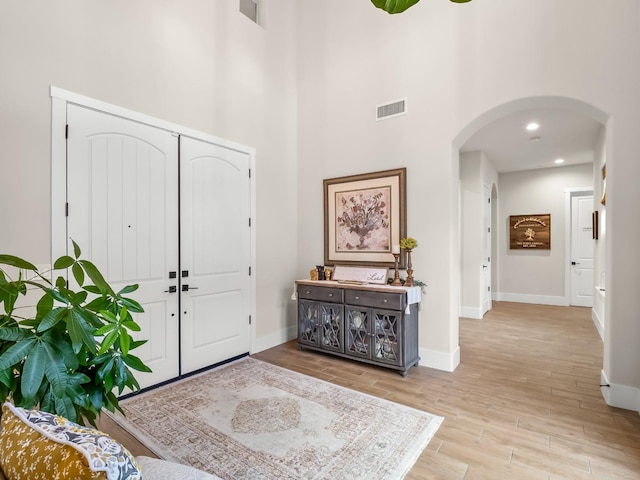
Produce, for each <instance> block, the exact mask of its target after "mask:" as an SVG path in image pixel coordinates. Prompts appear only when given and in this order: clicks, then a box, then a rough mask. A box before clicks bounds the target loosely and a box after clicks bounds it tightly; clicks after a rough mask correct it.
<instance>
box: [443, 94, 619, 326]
mask: <svg viewBox="0 0 640 480" xmlns="http://www.w3.org/2000/svg"><path fill="white" fill-rule="evenodd" d="M535 112H538V113H539V112H547V113H548V112H551V113H553V114H554V115H556V116H555V117H553V115H551V116H549V118H556V119H559V120H557V123H556V124H555V125H553V127H554V128H568V127H570V126H571V125H567V123H571V122H573V123H575V125H573V127H575V128H578V129H580V128H584V129H585V132H586V133H585V134H586V136H587V137H588V138H590V141H591V142H592V143H591V145H590V147H589V150H590V151H589V152H587V153H586V156H585V155H583V156H582V157H580V155H578V154H577V153H580V152H575V153H576V155H574V156H573V157H571V158H570V160H569V166H564V167H561V168H564V170H563V171H564V173H565V176H568V172H571V173H574V174H576V175H575V176H576V178H579V179H580V180H576V179H573V180H569V181H568V183H567V186H570V187H578V186H579V187H585V186H590V185H591V186H594V187H595V192H594V194H595V196H596V197H597V196H598V194H599V192H598V188H599V187H600V185H599V184H598V183H599V182H598V178H597V175H596V172H597V171H599V170H600V168H601V167H602V164H604V162H605V158H604V145H605V139H606V130H605V126H606V122H607V119H608V116H607V114H606V113H604V112H603V111H601V110H599V109H598V108H596V107H594V106H592V105H590V104H587V103H585V102H582V101H580V100H576V99H572V98H567V97H529V98H523V99H518V100H514V101H511V102H507V103H505V104H502V105H499V106H497V107H495V108H492V109H490V110H488V111H486V112H485V113H484V114H482V115H479V116H478V117H477V118H475V119H474V120H473V121H471V122H470V123H469V124H468V125H467V126H466V127H465V128H464V129H463V130H462V131H461V132H460V133H459V134H458V136H457V137H456V139H455V140H454V142H453V146H454V149H455V151H456V152H457V153H458V161H459V162H460V163H459V166H460V168H459V171H460V183H459V185H460V194H459V199H460V209H459V211H460V223H459V225H460V258H461V261H460V267H461V268H460V313H461V316H465V317H471V318H482V315H483V314H484V312H485V311H486V310H487V309H486V304H487V303H486V302H487V298H486V297H485V294H487V292H486V291H483V288H486V287H487V286H488V287H489V288H491V290H492V291H493V298H494V299H501V298H500V296H501V292H506V293H504V294H502V295H503V298H502V299H507V300H512V301H521V302H524V303H548V304H553V305H564V304H565V302H568V300H567V299H568V298H569V297H570V295H569V292H566V291H565V282H564V279H565V275H566V273H565V263H566V262H567V261H570V259H569V260H567V253H566V252H565V247H564V224H565V221H568V220H567V219H565V218H564V217H565V216H564V204H563V203H562V202H564V197H562V198H560V199H558V202H560V203H561V205H560V204H559V205H558V210H557V211H556V213H555V215H553V217H554V218H555V219H556V222H555V225H554V226H555V228H556V229H557V230H554V231H553V233H555V234H556V235H557V239H558V240H562V241H556V242H555V244H554V246H553V250H552V252H551V253H549V252H547V253H542V252H525V253H524V254H522V258H520V257H518V256H517V255H512V256H509V246H508V243H507V240H506V239H507V237H508V235H507V230H508V228H507V227H506V223H505V215H508V212H509V206H510V205H511V204H512V203H513V202H510V201H509V200H510V199H512V198H513V195H511V197H510V196H509V195H507V196H506V197H507V198H506V200H505V198H504V197H502V198H501V202H503V203H501V205H502V206H503V208H501V209H498V208H497V202H495V200H494V205H493V206H492V208H490V209H488V211H489V212H490V213H491V216H492V221H491V226H490V227H489V226H487V225H486V222H480V221H476V222H475V224H474V222H473V221H472V218H473V216H474V215H478V212H480V211H481V210H480V208H481V207H480V206H479V205H478V204H477V203H478V202H481V201H482V202H485V201H489V202H491V197H494V196H495V197H496V198H497V196H498V192H500V191H501V188H500V179H503V183H505V180H504V178H508V176H509V175H510V174H511V173H510V171H509V170H508V168H507V169H505V166H504V164H503V163H501V164H500V165H499V166H498V167H495V166H494V165H493V161H492V160H493V159H492V156H493V154H494V152H492V151H491V150H490V149H487V151H483V150H482V149H479V148H465V147H468V146H469V145H473V139H474V137H476V138H477V137H478V134H479V132H483V130H484V131H487V130H489V129H490V128H492V126H493V128H494V129H495V125H502V128H503V129H504V136H503V137H504V138H502V137H500V136H498V137H499V138H498V141H504V142H505V143H509V142H512V143H513V142H515V140H514V139H513V138H510V136H513V135H522V132H523V129H524V127H525V125H524V123H525V121H524V119H526V118H532V119H535V118H536V115H535ZM510 123H511V124H514V123H515V124H517V125H515V124H514V125H512V126H509V125H510ZM545 127H547V130H546V132H545V131H544V130H543V132H544V133H540V134H539V136H538V138H536V134H535V133H531V134H530V136H528V137H526V138H527V140H528V141H531V142H536V141H540V140H542V139H543V140H542V142H540V143H538V146H539V145H541V144H543V143H544V142H545V141H547V138H545V137H543V136H542V135H545V136H548V137H549V138H551V139H553V135H551V134H550V131H549V130H550V129H549V128H548V127H549V125H546V126H545ZM495 133H496V132H495V131H494V134H495ZM567 136H573V134H569V135H567ZM540 137H542V138H540ZM559 143H562V142H559ZM513 144H514V145H516V143H513ZM476 145H479V144H478V143H476ZM577 148H578V147H577ZM515 151H516V154H514V157H516V156H518V153H519V152H518V151H517V150H515ZM569 153H571V152H567V151H566V148H565V150H564V151H563V152H562V153H561V154H562V155H563V156H564V155H569ZM454 157H455V155H454ZM521 157H522V159H525V160H526V155H524V154H523V155H521ZM555 159H556V158H555V157H554V158H549V159H546V160H548V161H549V162H551V161H553V160H555ZM528 160H529V161H531V159H528ZM578 165H582V166H580V167H578ZM553 167H555V165H551V164H544V163H543V162H542V161H541V160H540V161H539V162H536V163H535V164H529V165H520V166H518V168H517V169H518V170H519V171H521V172H522V173H520V174H514V175H519V176H520V177H522V178H519V179H518V182H521V183H520V184H523V185H526V181H527V177H528V176H531V178H532V180H531V181H535V182H540V181H541V180H540V178H544V179H545V181H547V182H550V181H549V180H548V179H549V178H552V173H555V172H559V170H558V171H554V170H552V169H551V168H553ZM546 169H548V170H546ZM534 170H537V171H536V172H534V173H533V174H531V175H529V174H526V173H524V172H526V171H532V172H533V171H534ZM577 172H580V175H581V176H579V175H577ZM543 173H544V174H545V175H543ZM587 174H588V178H587ZM563 181H567V180H563ZM571 181H573V182H574V184H571ZM575 182H578V184H577V185H576V184H575ZM585 182H587V183H588V185H586V184H584V183H585ZM556 183H557V182H556ZM470 185H471V186H470ZM479 185H480V186H483V187H484V195H477V199H474V193H477V192H478V191H479V190H478V186H479ZM492 185H493V186H492ZM509 185H510V186H513V185H517V183H516V182H515V181H514V182H511V183H510V184H509ZM554 185H555V188H557V187H558V185H556V184H554ZM474 188H475V192H474ZM536 188H538V190H536ZM536 188H533V187H532V188H531V192H532V195H536V194H537V195H538V196H543V195H540V193H539V192H540V191H542V190H540V187H539V186H538V187H536ZM488 189H490V192H491V194H490V195H491V196H490V197H489V199H483V198H482V197H485V196H487V190H488ZM523 190H528V188H525V189H523ZM507 193H508V189H507ZM554 195H555V194H554ZM544 196H549V197H550V198H551V197H552V196H553V195H551V194H549V195H544ZM546 200H548V199H546ZM505 202H506V205H505ZM529 204H532V205H536V202H529ZM539 204H542V205H548V203H544V202H540V203H539ZM523 205H524V206H523ZM526 205H527V202H525V201H523V202H521V203H520V205H517V206H513V208H514V209H522V210H526V209H527V207H526ZM540 208H543V207H540ZM544 208H545V209H546V208H549V209H550V208H551V207H546V206H545V207H544ZM560 209H562V211H560ZM594 209H597V207H596V206H594ZM511 213H513V214H515V213H516V212H515V211H514V212H511ZM518 213H521V214H534V213H543V212H542V211H540V212H538V211H522V212H518ZM506 218H507V219H508V216H507V217H506ZM487 229H490V230H491V234H492V235H490V236H489V241H490V242H491V245H492V250H491V251H492V252H493V254H492V255H491V257H489V258H490V260H491V262H490V263H489V262H487V260H488V259H489V258H488V256H487V255H486V252H487V249H486V248H480V247H478V246H477V245H474V243H479V240H480V238H482V237H484V236H486V235H487V233H488V232H487ZM480 243H483V244H486V243H485V242H480ZM596 249H598V250H601V251H597V252H595V257H596V258H600V259H601V260H600V262H596V268H595V269H594V272H595V273H594V277H595V278H599V276H600V272H602V271H604V242H601V244H600V245H599V246H598V247H596ZM532 257H534V258H532ZM535 257H537V258H535ZM501 260H502V263H503V268H501V267H500V266H499V264H500V261H501ZM514 260H515V261H514ZM520 260H524V262H520V263H521V268H526V265H527V263H526V262H527V261H528V262H529V263H533V262H536V266H537V267H539V266H540V265H541V262H546V263H548V264H549V265H552V266H553V267H552V268H554V269H556V270H557V271H559V272H560V270H561V272H560V273H559V274H558V275H556V276H557V277H558V284H559V285H558V286H557V288H556V290H555V291H551V292H547V291H544V289H543V288H542V287H541V290H542V291H539V292H536V291H534V292H532V293H531V294H526V292H525V293H522V292H516V293H511V292H508V286H510V285H513V283H514V281H513V275H512V277H511V278H509V275H505V274H504V272H505V271H507V272H508V271H509V270H508V268H509V266H510V264H512V273H513V271H514V270H515V268H517V267H513V265H517V264H518V261H520ZM522 265H523V266H524V267H523V266H522ZM567 265H568V264H567ZM485 268H488V269H490V273H489V272H487V274H485V272H484V270H485ZM540 275H541V276H543V275H544V274H540ZM554 275H555V274H554ZM502 276H505V277H506V281H505V282H503V283H504V285H503V287H504V288H502V289H500V286H501V280H502V278H501V277H502ZM549 276H552V275H549ZM556 276H553V278H555V277H556ZM541 282H542V280H541ZM548 283H549V282H547V284H545V285H544V288H550V286H549V284H548ZM525 287H526V285H525ZM534 290H535V288H534ZM488 299H489V300H490V299H491V296H489V297H488ZM566 304H567V305H568V304H569V303H566Z"/></svg>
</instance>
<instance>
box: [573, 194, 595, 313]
mask: <svg viewBox="0 0 640 480" xmlns="http://www.w3.org/2000/svg"><path fill="white" fill-rule="evenodd" d="M592 211H593V196H573V197H571V255H570V257H571V305H574V306H577V307H592V306H593V237H592V230H593V227H592V225H591V212H592Z"/></svg>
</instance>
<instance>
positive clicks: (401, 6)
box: [371, 0, 420, 14]
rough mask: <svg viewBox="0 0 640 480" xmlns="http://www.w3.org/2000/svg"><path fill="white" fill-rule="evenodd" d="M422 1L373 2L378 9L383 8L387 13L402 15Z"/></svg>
mask: <svg viewBox="0 0 640 480" xmlns="http://www.w3.org/2000/svg"><path fill="white" fill-rule="evenodd" d="M419 1H420V0H371V3H373V4H374V5H375V6H376V7H378V8H381V9H382V10H384V11H385V12H387V13H391V14H394V13H402V12H404V11H405V10H406V9H407V8H409V7H412V6H413V5H415V4H416V3H418V2H419Z"/></svg>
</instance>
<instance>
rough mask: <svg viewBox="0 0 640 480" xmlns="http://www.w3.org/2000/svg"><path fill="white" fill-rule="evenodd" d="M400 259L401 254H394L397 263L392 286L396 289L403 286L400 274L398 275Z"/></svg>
mask: <svg viewBox="0 0 640 480" xmlns="http://www.w3.org/2000/svg"><path fill="white" fill-rule="evenodd" d="M399 258H400V254H399V253H394V254H393V259H394V261H395V272H394V274H393V282H391V285H392V286H394V287H399V286H402V282H401V281H400V274H399V273H398V259H399Z"/></svg>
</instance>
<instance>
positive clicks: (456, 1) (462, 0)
mask: <svg viewBox="0 0 640 480" xmlns="http://www.w3.org/2000/svg"><path fill="white" fill-rule="evenodd" d="M449 1H450V2H453V3H469V2H470V1H471V0H449Z"/></svg>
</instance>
